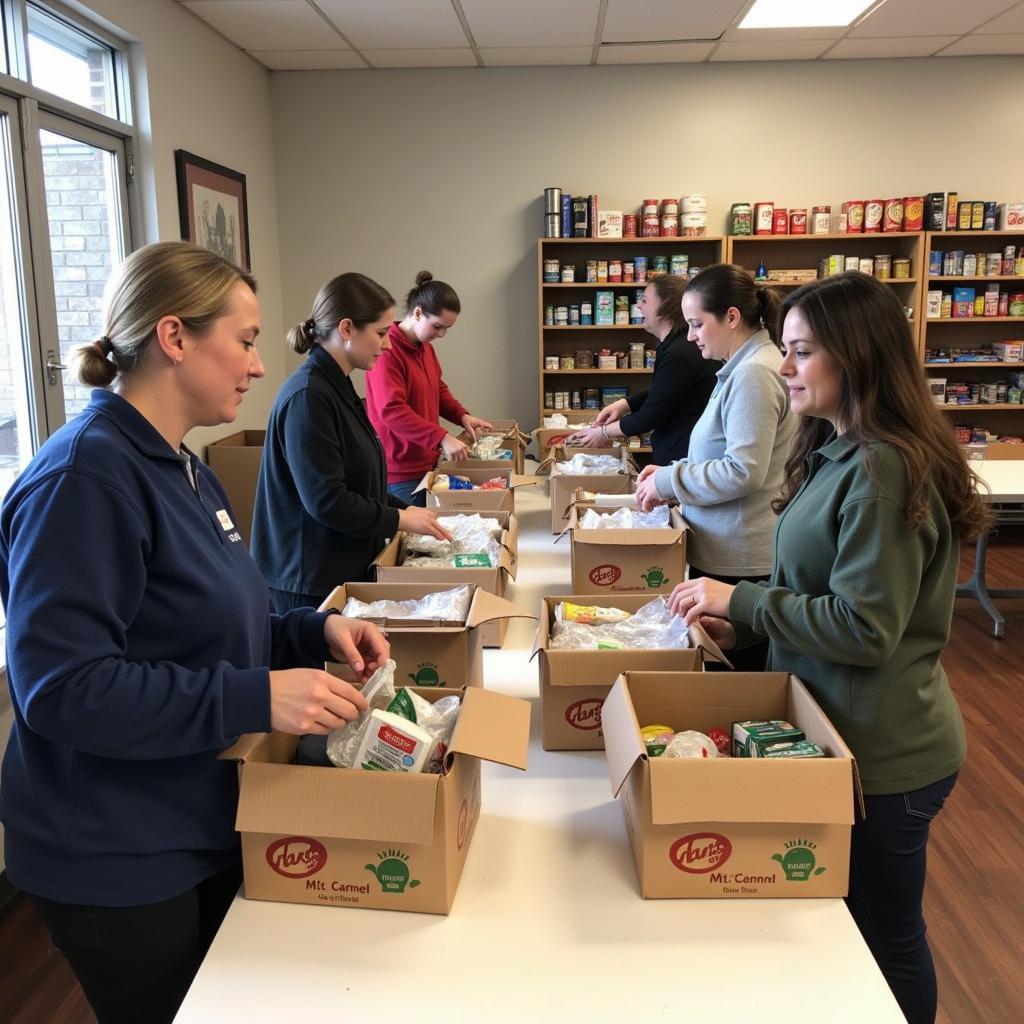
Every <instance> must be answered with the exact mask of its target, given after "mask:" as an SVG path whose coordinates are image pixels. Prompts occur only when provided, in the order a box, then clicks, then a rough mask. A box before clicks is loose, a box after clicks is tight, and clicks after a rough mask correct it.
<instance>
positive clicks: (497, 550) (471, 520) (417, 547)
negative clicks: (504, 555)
mask: <svg viewBox="0 0 1024 1024" xmlns="http://www.w3.org/2000/svg"><path fill="white" fill-rule="evenodd" d="M438 522H439V523H440V524H441V525H442V526H443V527H444V528H445V529H446V530H447V531H448V532H449V533H450V534H451V535H452V540H451V541H438V540H437V539H436V538H435V537H420V536H416V535H412V534H406V535H405V537H404V538H403V542H402V555H401V562H400V564H402V565H409V566H413V567H414V568H419V569H439V568H445V569H450V568H452V567H454V568H467V567H474V566H479V565H485V566H495V565H498V564H500V559H501V545H500V544H499V543H498V538H499V537H500V536H501V531H502V527H501V524H500V523H499V522H498V520H497V519H485V518H484V517H483V516H481V515H480V514H479V513H477V514H474V515H455V516H441V517H440V518H439V519H438ZM469 555H473V556H478V557H474V558H472V559H467V557H466V556H469ZM479 556H482V557H479ZM485 558H486V562H485V561H484V559H485Z"/></svg>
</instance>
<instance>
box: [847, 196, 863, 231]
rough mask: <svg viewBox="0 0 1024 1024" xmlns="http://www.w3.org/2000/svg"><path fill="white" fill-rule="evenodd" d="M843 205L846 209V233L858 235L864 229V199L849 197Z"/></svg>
mask: <svg viewBox="0 0 1024 1024" xmlns="http://www.w3.org/2000/svg"><path fill="white" fill-rule="evenodd" d="M843 206H844V207H845V209H846V231H847V234H850V235H859V234H860V233H861V232H862V231H863V230H864V200H863V199H851V200H849V201H848V202H846V203H844V204H843Z"/></svg>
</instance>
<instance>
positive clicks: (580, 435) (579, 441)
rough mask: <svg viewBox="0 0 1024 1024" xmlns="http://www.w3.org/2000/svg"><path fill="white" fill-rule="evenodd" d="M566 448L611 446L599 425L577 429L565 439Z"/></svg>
mask: <svg viewBox="0 0 1024 1024" xmlns="http://www.w3.org/2000/svg"><path fill="white" fill-rule="evenodd" d="M565 446H566V448H611V446H612V443H611V441H610V440H609V439H608V436H607V434H603V433H602V432H601V428H600V427H590V428H588V429H587V430H580V431H577V432H576V433H575V434H570V435H569V436H568V437H567V438H566V439H565Z"/></svg>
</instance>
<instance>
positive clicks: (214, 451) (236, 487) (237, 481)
mask: <svg viewBox="0 0 1024 1024" xmlns="http://www.w3.org/2000/svg"><path fill="white" fill-rule="evenodd" d="M266 436H267V432H266V431H265V430H238V431H236V432H235V433H234V434H228V436H227V437H222V438H221V439H220V440H219V441H211V442H210V443H209V444H208V445H207V446H206V464H207V465H208V466H209V467H210V469H212V470H213V471H214V473H216V474H217V479H218V480H219V481H220V482H221V485H222V486H223V487H224V490H225V491H227V495H228V499H229V500H230V502H231V511H232V512H233V513H234V517H235V525H236V526H237V527H238V532H239V533H240V534H241V535H242V540H244V541H245V543H246V545H248V544H249V542H250V540H251V538H252V509H253V505H254V504H255V502H256V484H257V482H258V481H259V478H260V462H261V461H262V459H263V442H264V440H265V439H266Z"/></svg>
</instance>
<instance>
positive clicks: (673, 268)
mask: <svg viewBox="0 0 1024 1024" xmlns="http://www.w3.org/2000/svg"><path fill="white" fill-rule="evenodd" d="M689 267H690V257H689V256H687V255H686V254H685V253H683V254H679V253H676V254H674V255H672V256H671V257H670V258H669V273H670V274H672V275H673V276H675V277H685V276H686V275H687V272H688V271H689Z"/></svg>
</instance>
